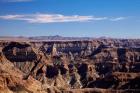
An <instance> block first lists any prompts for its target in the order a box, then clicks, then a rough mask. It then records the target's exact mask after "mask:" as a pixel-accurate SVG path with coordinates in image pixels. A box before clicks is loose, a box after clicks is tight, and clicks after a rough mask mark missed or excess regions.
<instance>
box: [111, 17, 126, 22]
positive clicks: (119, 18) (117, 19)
mask: <svg viewBox="0 0 140 93" xmlns="http://www.w3.org/2000/svg"><path fill="white" fill-rule="evenodd" d="M124 19H126V17H117V18H111V19H110V20H111V21H120V20H124Z"/></svg>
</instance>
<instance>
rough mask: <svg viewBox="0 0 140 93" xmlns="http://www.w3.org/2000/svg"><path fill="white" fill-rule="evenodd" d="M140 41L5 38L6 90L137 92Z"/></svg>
mask: <svg viewBox="0 0 140 93" xmlns="http://www.w3.org/2000/svg"><path fill="white" fill-rule="evenodd" d="M139 72H140V40H138V39H137V40H136V39H135V40H128V39H125V40H124V39H123V40H119V39H98V40H90V41H89V40H88V41H84V40H82V41H39V42H38V41H20V42H16V41H6V40H5V41H1V42H0V91H1V93H61V92H62V93H63V92H64V93H65V92H66V93H67V92H68V93H72V92H74V93H75V92H77V93H87V92H95V93H105V92H106V93H115V92H116V93H118V92H119V93H129V92H130V93H137V92H139V89H140V83H139V81H140V73H139Z"/></svg>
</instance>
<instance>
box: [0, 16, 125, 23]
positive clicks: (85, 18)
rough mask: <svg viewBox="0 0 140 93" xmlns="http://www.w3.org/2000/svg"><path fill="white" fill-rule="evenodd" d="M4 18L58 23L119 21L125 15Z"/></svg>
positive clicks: (29, 21)
mask: <svg viewBox="0 0 140 93" xmlns="http://www.w3.org/2000/svg"><path fill="white" fill-rule="evenodd" d="M0 19H3V20H20V21H26V22H28V23H56V22H89V21H101V20H110V21H119V20H123V19H125V17H117V18H109V17H95V16H81V15H70V16H66V15H62V14H26V15H3V16H0Z"/></svg>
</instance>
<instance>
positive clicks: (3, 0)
mask: <svg viewBox="0 0 140 93" xmlns="http://www.w3.org/2000/svg"><path fill="white" fill-rule="evenodd" d="M31 1H33V0H2V2H31Z"/></svg>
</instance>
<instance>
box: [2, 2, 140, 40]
mask: <svg viewBox="0 0 140 93" xmlns="http://www.w3.org/2000/svg"><path fill="white" fill-rule="evenodd" d="M48 35H61V36H74V37H77V36H78V37H102V36H106V37H115V38H140V0H0V36H48Z"/></svg>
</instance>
